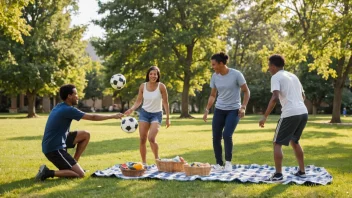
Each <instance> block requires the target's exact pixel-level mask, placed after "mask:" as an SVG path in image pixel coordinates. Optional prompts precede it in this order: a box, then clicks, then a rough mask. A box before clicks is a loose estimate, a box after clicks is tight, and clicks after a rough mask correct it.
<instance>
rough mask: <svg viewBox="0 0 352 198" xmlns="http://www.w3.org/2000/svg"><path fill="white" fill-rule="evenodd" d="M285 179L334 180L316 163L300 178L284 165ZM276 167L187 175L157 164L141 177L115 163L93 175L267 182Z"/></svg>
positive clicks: (244, 167)
mask: <svg viewBox="0 0 352 198" xmlns="http://www.w3.org/2000/svg"><path fill="white" fill-rule="evenodd" d="M282 170H283V175H284V180H283V182H282V183H283V184H290V183H296V184H308V185H315V184H320V185H327V184H330V183H331V182H332V176H331V175H330V174H329V173H328V172H327V171H326V170H325V168H323V167H316V166H314V165H309V166H306V170H305V171H306V175H307V178H300V177H297V176H294V175H293V173H295V172H297V170H298V168H297V167H282ZM274 172H275V168H274V167H272V166H268V165H262V166H261V165H258V164H251V165H241V164H237V165H233V170H232V172H224V171H215V170H213V169H212V170H211V172H210V175H209V176H198V175H194V176H186V175H185V173H183V172H177V173H167V172H159V171H158V168H157V167H156V166H155V165H151V166H149V167H148V169H147V171H146V172H145V174H144V175H143V176H141V177H126V176H124V175H122V173H121V170H120V165H119V164H117V165H114V166H112V167H110V168H108V169H105V170H102V171H100V170H98V171H96V172H95V173H93V174H92V176H93V177H117V178H121V179H161V180H177V181H193V180H196V179H198V180H202V181H223V182H233V181H237V182H243V183H245V182H252V183H270V182H266V181H265V180H267V179H268V178H269V177H270V176H271V175H272V174H273V173H274Z"/></svg>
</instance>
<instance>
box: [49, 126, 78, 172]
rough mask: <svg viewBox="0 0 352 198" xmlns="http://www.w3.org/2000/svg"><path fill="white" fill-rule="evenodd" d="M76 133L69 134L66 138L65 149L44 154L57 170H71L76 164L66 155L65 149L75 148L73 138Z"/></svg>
mask: <svg viewBox="0 0 352 198" xmlns="http://www.w3.org/2000/svg"><path fill="white" fill-rule="evenodd" d="M76 136H77V131H73V132H69V133H68V135H67V138H66V148H65V149H60V150H56V151H53V152H50V153H47V154H45V156H46V158H48V160H49V161H51V162H52V163H53V164H54V165H55V166H56V167H57V168H58V169H59V170H65V169H71V168H72V166H73V165H75V164H77V162H76V160H75V159H73V157H72V156H71V155H70V154H69V153H67V148H75V146H76V145H75V144H74V143H73V142H74V141H75V138H76Z"/></svg>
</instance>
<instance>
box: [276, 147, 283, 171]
mask: <svg viewBox="0 0 352 198" xmlns="http://www.w3.org/2000/svg"><path fill="white" fill-rule="evenodd" d="M281 147H282V145H280V144H276V143H274V161H275V169H276V173H282V159H283V153H282V148H281Z"/></svg>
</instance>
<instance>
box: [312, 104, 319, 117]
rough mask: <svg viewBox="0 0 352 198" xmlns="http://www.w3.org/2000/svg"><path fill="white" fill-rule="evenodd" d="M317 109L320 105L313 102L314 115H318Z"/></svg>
mask: <svg viewBox="0 0 352 198" xmlns="http://www.w3.org/2000/svg"><path fill="white" fill-rule="evenodd" d="M317 109H318V106H317V105H316V104H313V112H312V114H313V115H314V116H316V115H317Z"/></svg>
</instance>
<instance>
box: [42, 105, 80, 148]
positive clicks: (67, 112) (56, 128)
mask: <svg viewBox="0 0 352 198" xmlns="http://www.w3.org/2000/svg"><path fill="white" fill-rule="evenodd" d="M84 114H85V113H84V112H82V111H80V110H78V109H77V108H75V107H73V106H69V105H67V104H66V103H64V102H62V103H60V104H58V105H56V106H55V107H54V109H53V110H52V111H51V113H50V115H49V118H48V121H47V122H46V126H45V131H44V137H43V141H42V151H43V153H44V154H47V153H49V152H52V151H56V150H59V149H64V148H66V138H67V134H68V132H69V131H70V125H71V121H72V120H73V119H74V120H77V121H79V120H80V119H81V118H82V117H83V116H84Z"/></svg>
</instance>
